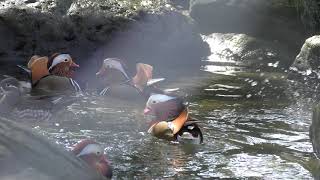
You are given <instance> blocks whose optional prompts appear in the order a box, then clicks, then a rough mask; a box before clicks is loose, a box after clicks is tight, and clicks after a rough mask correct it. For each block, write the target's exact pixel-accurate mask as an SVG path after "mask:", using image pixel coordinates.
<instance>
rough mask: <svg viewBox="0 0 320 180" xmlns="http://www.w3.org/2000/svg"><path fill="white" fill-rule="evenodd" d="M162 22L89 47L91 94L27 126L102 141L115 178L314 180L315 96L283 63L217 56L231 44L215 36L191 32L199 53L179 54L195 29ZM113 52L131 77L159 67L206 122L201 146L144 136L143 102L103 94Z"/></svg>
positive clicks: (149, 20) (60, 137) (86, 79)
mask: <svg viewBox="0 0 320 180" xmlns="http://www.w3.org/2000/svg"><path fill="white" fill-rule="evenodd" d="M173 17H174V16H173ZM157 18H159V17H157V16H152V15H151V16H149V17H146V19H145V20H144V21H141V22H140V23H137V24H133V25H132V27H131V28H130V30H128V31H125V32H120V33H118V34H116V35H115V38H113V39H112V41H111V42H109V43H107V44H103V45H101V47H100V48H98V49H97V51H95V52H92V55H91V56H89V57H88V58H87V59H86V60H85V61H83V62H82V64H81V70H79V71H78V72H77V74H76V75H77V77H76V79H77V80H78V81H79V82H80V83H82V85H85V86H86V87H87V89H86V90H87V91H85V92H83V94H81V95H77V96H75V97H72V96H71V97H64V100H66V101H67V100H68V99H69V98H70V99H72V101H71V103H70V104H67V105H65V106H61V107H59V108H58V109H57V110H55V112H54V114H52V117H51V119H50V120H47V121H42V122H39V121H38V122H33V121H29V122H27V121H24V122H21V123H22V124H24V125H26V126H28V127H32V128H33V130H34V131H36V132H40V134H43V135H45V136H47V137H49V138H50V139H51V140H53V141H54V142H56V143H58V144H60V145H61V146H63V147H65V148H66V149H71V146H72V145H73V144H75V143H76V142H78V141H79V140H80V139H84V138H92V139H94V140H96V141H97V142H99V143H101V144H102V146H103V147H105V149H104V150H105V153H106V154H107V155H108V158H109V159H110V161H111V162H112V166H113V168H114V179H133V178H135V179H158V178H160V179H161V178H168V179H175V178H177V179H183V178H184V179H204V178H208V179H210V178H240V179H241V178H257V179H312V175H313V174H315V173H316V172H315V170H314V169H315V168H314V163H313V162H314V161H315V157H314V155H313V153H312V145H311V143H310V142H309V132H308V129H309V126H310V124H311V121H310V117H311V107H312V101H311V103H310V104H308V103H306V101H307V102H310V101H309V100H308V98H307V97H306V98H304V97H303V98H301V96H300V95H297V94H296V93H301V92H300V91H296V90H295V89H290V87H291V86H290V82H289V81H288V80H287V79H286V77H287V73H286V72H283V71H280V70H279V69H278V64H277V62H274V63H271V64H270V65H268V66H269V67H270V68H274V71H275V72H272V71H266V72H264V71H263V70H259V71H256V69H250V67H245V66H243V64H241V63H239V61H237V60H238V59H237V58H236V57H232V56H226V54H227V53H225V52H224V53H221V54H219V53H217V52H220V50H223V49H225V47H222V45H221V46H219V44H218V43H215V42H216V38H219V35H218V34H215V35H214V36H210V35H203V36H200V35H198V36H195V37H190V38H191V39H189V40H188V39H186V42H191V41H194V42H196V43H195V44H193V45H190V46H189V47H185V49H188V50H190V49H192V48H194V51H191V50H190V52H188V51H182V50H181V49H183V48H181V46H184V45H185V44H188V43H185V42H183V41H181V40H177V39H181V38H183V37H185V36H184V35H183V34H184V33H185V34H190V33H192V32H190V31H192V30H190V29H188V28H185V27H186V26H181V27H180V28H178V29H177V27H176V26H175V27H171V28H167V29H165V28H164V27H170V26H164V25H163V24H162V23H163V21H162V20H161V18H159V19H157ZM166 18H168V17H166ZM176 21H178V20H176V19H172V21H166V22H167V23H172V24H176ZM155 22H156V23H155ZM163 34H170V36H169V37H167V39H164V37H163V36H162V35H163ZM195 40H198V41H195ZM202 40H204V41H205V42H207V44H206V43H203V42H202ZM200 42H202V43H200ZM210 42H211V43H210ZM212 42H213V43H212ZM199 46H202V47H201V48H198V49H197V48H196V47H199ZM176 47H180V48H176ZM219 48H220V49H219ZM178 49H179V51H178ZM203 49H205V50H203ZM107 57H119V58H122V59H124V60H125V61H126V62H128V64H127V65H128V69H129V70H131V71H132V72H131V73H132V74H134V73H135V63H137V62H144V63H149V64H151V65H153V66H154V74H155V76H154V77H155V78H157V77H164V78H166V81H165V82H163V83H161V86H160V87H161V88H163V89H177V93H178V94H179V95H182V96H184V97H185V98H186V99H187V101H188V103H189V109H190V113H191V116H193V117H195V118H197V119H199V121H201V123H199V125H200V126H201V128H202V129H203V132H204V143H203V144H201V145H191V144H179V143H176V142H167V141H164V140H160V139H157V138H154V137H152V136H151V135H150V134H148V133H147V130H148V127H149V121H148V119H146V117H144V116H143V108H144V106H145V104H144V103H143V102H131V101H127V100H120V99H116V98H111V97H104V96H98V94H97V92H96V90H95V83H96V81H95V80H96V79H95V78H96V77H95V73H96V72H97V70H98V69H99V67H100V66H101V63H102V60H103V59H105V58H107ZM181 60H183V61H181ZM181 62H183V63H181ZM299 98H300V99H299ZM74 99H75V100H74ZM30 106H33V105H30Z"/></svg>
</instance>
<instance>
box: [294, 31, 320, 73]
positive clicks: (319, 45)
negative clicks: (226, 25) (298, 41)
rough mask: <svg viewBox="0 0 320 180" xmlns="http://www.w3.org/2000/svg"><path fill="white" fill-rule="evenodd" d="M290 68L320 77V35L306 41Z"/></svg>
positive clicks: (296, 71)
mask: <svg viewBox="0 0 320 180" xmlns="http://www.w3.org/2000/svg"><path fill="white" fill-rule="evenodd" d="M290 69H291V70H292V71H293V73H297V74H301V75H305V76H310V77H311V76H313V77H315V78H320V36H313V37H310V38H308V39H307V40H306V41H305V43H304V44H303V46H302V48H301V51H300V53H299V54H298V56H297V57H296V59H295V61H294V62H293V64H292V66H291V68H290Z"/></svg>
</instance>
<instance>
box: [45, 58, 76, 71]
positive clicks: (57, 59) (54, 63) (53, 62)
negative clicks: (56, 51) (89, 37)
mask: <svg viewBox="0 0 320 180" xmlns="http://www.w3.org/2000/svg"><path fill="white" fill-rule="evenodd" d="M70 60H72V59H71V56H70V55H69V54H60V55H58V56H57V57H55V58H54V59H53V61H52V64H51V66H50V67H49V71H50V70H51V69H52V68H53V67H54V66H56V65H57V64H59V63H62V62H68V61H70Z"/></svg>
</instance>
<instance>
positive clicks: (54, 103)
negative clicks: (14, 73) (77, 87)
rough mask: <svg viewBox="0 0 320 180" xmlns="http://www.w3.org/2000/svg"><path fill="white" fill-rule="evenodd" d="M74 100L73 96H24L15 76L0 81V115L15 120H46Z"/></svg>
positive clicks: (21, 86) (19, 82)
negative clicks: (64, 97) (66, 97)
mask: <svg viewBox="0 0 320 180" xmlns="http://www.w3.org/2000/svg"><path fill="white" fill-rule="evenodd" d="M75 100H76V99H75V98H68V99H63V98H62V97H47V96H26V95H25V94H24V91H23V85H21V81H19V80H17V79H16V78H14V77H7V78H5V79H3V80H2V81H0V115H1V116H6V117H11V118H13V119H15V120H16V121H24V122H26V121H27V122H34V121H38V122H39V121H48V120H50V119H51V117H52V115H53V114H54V113H55V112H57V111H58V110H60V109H61V108H64V107H66V106H67V105H69V104H72V103H73V102H74V101H75ZM30 105H31V106H30Z"/></svg>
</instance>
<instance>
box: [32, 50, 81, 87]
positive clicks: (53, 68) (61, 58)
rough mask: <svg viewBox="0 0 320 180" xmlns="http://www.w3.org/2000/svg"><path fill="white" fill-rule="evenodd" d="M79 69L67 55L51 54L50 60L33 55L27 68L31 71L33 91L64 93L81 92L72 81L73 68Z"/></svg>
mask: <svg viewBox="0 0 320 180" xmlns="http://www.w3.org/2000/svg"><path fill="white" fill-rule="evenodd" d="M75 67H79V65H77V64H76V63H74V62H73V60H72V58H71V56H70V55H69V54H57V53H55V54H53V55H52V56H51V57H50V58H48V57H40V56H38V55H35V56H33V57H31V59H30V61H29V63H28V68H29V69H30V71H31V82H32V88H33V90H39V91H45V92H47V91H49V92H52V91H53V92H57V91H58V92H64V91H81V88H80V86H79V85H78V83H77V82H76V81H75V80H73V79H72V77H73V73H74V71H73V68H75Z"/></svg>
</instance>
